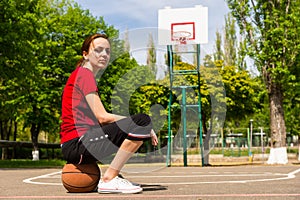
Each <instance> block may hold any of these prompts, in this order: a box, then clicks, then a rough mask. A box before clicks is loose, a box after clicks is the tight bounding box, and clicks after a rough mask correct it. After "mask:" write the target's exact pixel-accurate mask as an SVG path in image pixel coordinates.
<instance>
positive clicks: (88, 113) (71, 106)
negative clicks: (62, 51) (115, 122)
mask: <svg viewBox="0 0 300 200" xmlns="http://www.w3.org/2000/svg"><path fill="white" fill-rule="evenodd" d="M92 92H98V88H97V83H96V79H95V77H94V75H93V73H92V72H91V71H90V70H89V69H86V68H83V67H77V69H75V70H74V71H73V72H72V74H71V75H70V77H69V79H68V81H67V83H66V85H65V88H64V91H63V95H62V116H61V119H62V124H61V131H60V136H61V141H60V142H61V144H62V143H64V142H67V141H69V140H72V139H74V138H77V137H80V136H82V135H83V134H85V133H86V131H87V130H88V129H89V127H91V126H96V125H97V124H99V123H98V120H97V119H96V117H95V115H94V113H93V112H92V110H91V109H90V107H89V105H88V103H87V101H86V99H85V96H86V95H87V94H89V93H92Z"/></svg>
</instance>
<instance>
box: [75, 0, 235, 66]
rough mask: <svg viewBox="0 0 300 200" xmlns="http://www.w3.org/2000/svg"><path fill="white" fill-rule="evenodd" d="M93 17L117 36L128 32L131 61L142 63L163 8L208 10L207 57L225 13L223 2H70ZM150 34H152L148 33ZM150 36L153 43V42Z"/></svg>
mask: <svg viewBox="0 0 300 200" xmlns="http://www.w3.org/2000/svg"><path fill="white" fill-rule="evenodd" d="M74 1H75V2H77V3H78V4H79V5H80V6H81V7H82V8H83V9H88V10H90V11H91V13H92V14H93V15H94V16H98V17H99V16H103V18H104V21H105V23H107V24H108V25H113V26H114V27H115V28H116V29H118V30H119V31H120V33H121V37H122V32H123V33H124V31H128V30H129V32H130V33H129V41H130V47H131V48H132V50H133V54H135V55H133V56H134V57H138V58H141V59H138V61H139V60H140V63H141V64H143V63H144V62H145V59H144V60H143V58H145V56H144V55H143V53H145V52H143V49H144V48H146V47H147V42H148V41H149V40H148V36H149V34H148V33H149V32H155V31H156V30H157V26H158V10H159V9H163V8H165V7H166V6H170V7H172V8H189V7H194V6H195V5H202V6H205V7H208V41H209V42H208V44H206V45H204V46H202V48H205V51H206V52H208V53H210V52H211V51H212V49H213V46H214V42H215V35H216V31H217V30H219V31H221V30H222V29H223V27H224V21H225V20H224V17H225V15H226V14H227V13H228V12H229V9H228V7H227V5H226V3H225V0H74ZM151 34H152V33H151ZM155 39H156V38H155V36H154V40H155ZM162 62H163V61H162Z"/></svg>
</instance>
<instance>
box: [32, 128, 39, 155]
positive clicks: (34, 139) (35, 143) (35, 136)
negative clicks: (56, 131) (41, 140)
mask: <svg viewBox="0 0 300 200" xmlns="http://www.w3.org/2000/svg"><path fill="white" fill-rule="evenodd" d="M30 132H31V141H32V145H33V151H32V160H39V151H38V136H39V132H40V126H39V125H38V124H35V123H32V124H31V128H30Z"/></svg>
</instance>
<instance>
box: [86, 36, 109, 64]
mask: <svg viewBox="0 0 300 200" xmlns="http://www.w3.org/2000/svg"><path fill="white" fill-rule="evenodd" d="M83 56H84V58H85V59H88V60H89V62H90V64H91V65H92V67H93V68H96V69H104V68H106V67H107V65H108V62H109V59H110V44H109V41H108V40H107V39H105V38H101V37H99V38H96V39H94V40H93V41H92V43H91V45H90V48H89V52H88V53H86V54H85V55H83Z"/></svg>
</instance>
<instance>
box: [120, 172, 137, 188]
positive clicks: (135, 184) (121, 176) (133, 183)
mask: <svg viewBox="0 0 300 200" xmlns="http://www.w3.org/2000/svg"><path fill="white" fill-rule="evenodd" d="M118 177H119V178H122V179H125V178H124V176H123V175H122V174H119V175H118ZM130 183H131V184H132V185H134V186H139V187H141V186H142V185H141V184H139V183H135V182H131V181H130Z"/></svg>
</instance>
